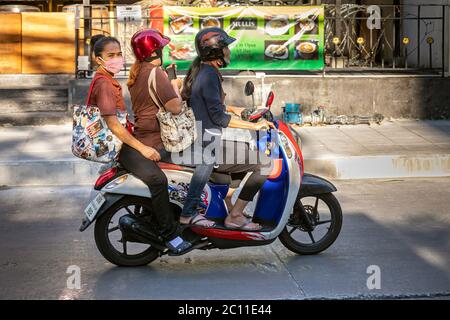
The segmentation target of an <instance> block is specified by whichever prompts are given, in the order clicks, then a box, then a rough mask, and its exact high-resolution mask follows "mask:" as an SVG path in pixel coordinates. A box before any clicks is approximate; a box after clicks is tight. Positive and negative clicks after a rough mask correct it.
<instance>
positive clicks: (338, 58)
mask: <svg viewBox="0 0 450 320" xmlns="http://www.w3.org/2000/svg"><path fill="white" fill-rule="evenodd" d="M276 2H277V3H279V4H280V5H284V4H287V5H292V4H293V3H298V2H299V1H297V2H290V3H287V2H284V3H282V2H280V1H276ZM252 4H253V5H254V4H258V3H255V2H252ZM263 4H267V5H273V1H264V2H261V3H260V4H259V5H263ZM448 9H449V6H448V5H371V6H367V5H355V4H342V5H325V55H324V56H325V66H326V67H325V69H324V70H323V73H324V74H326V73H333V72H368V71H370V72H374V71H377V72H393V71H395V72H409V73H414V72H417V73H421V74H423V73H425V74H439V75H442V76H444V75H445V74H446V68H447V67H446V60H447V59H446V53H447V49H446V48H447V47H448V39H447V38H448V35H447V33H446V32H445V30H446V27H447V25H446V24H447V21H446V16H447V12H448ZM96 10H97V11H98V12H97V13H96ZM81 12H82V13H81ZM101 12H102V13H101ZM114 12H115V10H114ZM80 13H81V14H80ZM85 17H88V18H85ZM155 18H161V17H150V14H149V9H144V10H143V12H142V19H141V20H139V21H137V22H136V21H118V20H117V17H116V16H115V14H111V13H110V12H108V14H105V12H103V10H99V9H98V8H97V9H96V8H95V6H90V7H84V8H81V10H78V13H77V18H76V20H77V21H78V23H77V30H76V55H77V56H90V45H89V39H90V37H91V36H92V35H95V34H99V33H101V34H105V35H112V36H114V37H116V38H117V39H119V41H120V42H121V44H122V48H123V49H124V56H125V60H126V69H125V70H124V71H123V75H126V74H127V71H128V69H129V66H130V65H131V64H132V63H133V62H134V56H133V54H132V49H131V47H130V39H131V37H132V35H133V34H134V33H135V32H136V31H138V30H139V29H141V28H146V27H147V28H148V27H151V26H152V21H153V19H155ZM78 62H79V61H78V60H77V77H84V76H86V75H89V74H91V73H92V70H90V69H89V68H86V66H84V67H83V68H80V65H79V64H78ZM80 69H81V70H80ZM296 73H299V72H296Z"/></svg>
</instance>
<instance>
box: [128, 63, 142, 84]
mask: <svg viewBox="0 0 450 320" xmlns="http://www.w3.org/2000/svg"><path fill="white" fill-rule="evenodd" d="M141 65H142V62H140V61H139V60H138V59H136V61H135V62H134V63H133V65H132V66H131V69H130V75H129V76H128V81H127V86H128V88H130V87H132V86H133V85H134V83H135V82H136V78H137V75H138V74H139V71H140V70H141Z"/></svg>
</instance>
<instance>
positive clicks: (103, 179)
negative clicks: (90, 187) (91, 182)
mask: <svg viewBox="0 0 450 320" xmlns="http://www.w3.org/2000/svg"><path fill="white" fill-rule="evenodd" d="M117 171H118V170H117V167H114V168H111V169H109V170H107V171H105V173H103V174H101V175H100V177H98V178H97V181H95V189H100V188H101V187H103V186H104V185H105V184H106V183H107V182H108V181H109V180H111V179H112V178H114V176H115V175H116V174H117Z"/></svg>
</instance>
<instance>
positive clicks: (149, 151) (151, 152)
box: [139, 146, 161, 161]
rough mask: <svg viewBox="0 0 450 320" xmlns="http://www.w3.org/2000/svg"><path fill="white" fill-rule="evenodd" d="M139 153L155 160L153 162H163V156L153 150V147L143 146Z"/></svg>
mask: <svg viewBox="0 0 450 320" xmlns="http://www.w3.org/2000/svg"><path fill="white" fill-rule="evenodd" d="M139 152H140V153H141V154H142V155H143V156H144V157H145V158H147V159H150V160H153V161H159V160H161V155H160V154H159V152H158V151H156V150H155V149H153V148H152V147H148V146H143V147H142V148H141V150H139Z"/></svg>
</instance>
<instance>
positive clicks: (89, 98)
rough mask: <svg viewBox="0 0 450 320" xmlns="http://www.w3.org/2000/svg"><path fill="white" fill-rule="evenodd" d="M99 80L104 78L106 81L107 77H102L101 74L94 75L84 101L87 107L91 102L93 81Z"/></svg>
mask: <svg viewBox="0 0 450 320" xmlns="http://www.w3.org/2000/svg"><path fill="white" fill-rule="evenodd" d="M100 78H106V79H108V77H106V76H104V75H101V74H95V77H94V79H92V82H91V85H90V86H89V92H88V96H87V99H86V105H87V106H88V105H89V103H90V100H91V94H92V90H94V84H95V81H97V80H98V79H100Z"/></svg>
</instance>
